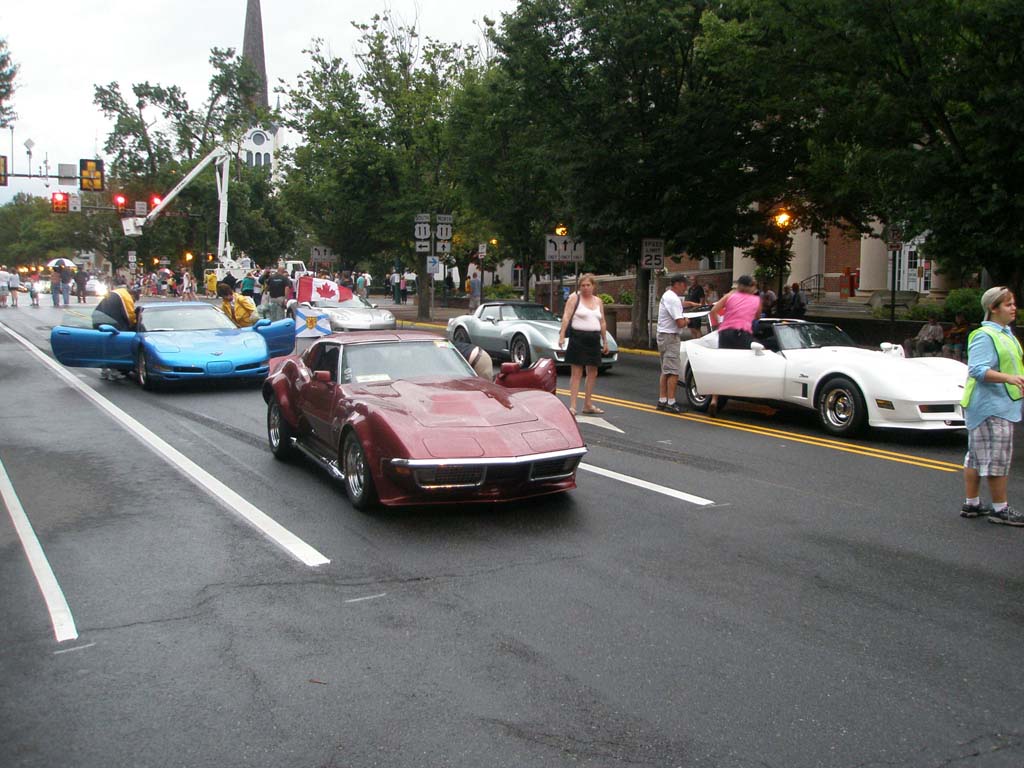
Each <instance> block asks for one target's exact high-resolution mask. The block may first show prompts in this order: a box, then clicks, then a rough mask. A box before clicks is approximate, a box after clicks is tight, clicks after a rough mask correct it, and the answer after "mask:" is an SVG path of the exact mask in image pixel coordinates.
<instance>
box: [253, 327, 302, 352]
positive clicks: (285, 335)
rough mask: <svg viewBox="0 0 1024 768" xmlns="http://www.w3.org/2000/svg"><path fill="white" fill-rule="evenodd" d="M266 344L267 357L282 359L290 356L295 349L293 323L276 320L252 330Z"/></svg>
mask: <svg viewBox="0 0 1024 768" xmlns="http://www.w3.org/2000/svg"><path fill="white" fill-rule="evenodd" d="M253 330H255V331H256V333H258V334H259V335H260V336H262V337H263V339H264V340H265V341H266V342H267V355H268V356H269V357H283V356H284V355H290V354H291V353H292V350H293V349H295V321H294V320H278V321H277V322H276V323H271V324H270V325H261V326H260V327H259V328H254V329H253Z"/></svg>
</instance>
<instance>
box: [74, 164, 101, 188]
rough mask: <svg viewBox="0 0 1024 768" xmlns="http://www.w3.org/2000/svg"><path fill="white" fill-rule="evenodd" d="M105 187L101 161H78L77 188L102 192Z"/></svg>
mask: <svg viewBox="0 0 1024 768" xmlns="http://www.w3.org/2000/svg"><path fill="white" fill-rule="evenodd" d="M104 186H105V179H104V175H103V161H102V160H86V159H82V160H79V161H78V188H79V189H83V190H88V191H90V192H102V191H103V187H104Z"/></svg>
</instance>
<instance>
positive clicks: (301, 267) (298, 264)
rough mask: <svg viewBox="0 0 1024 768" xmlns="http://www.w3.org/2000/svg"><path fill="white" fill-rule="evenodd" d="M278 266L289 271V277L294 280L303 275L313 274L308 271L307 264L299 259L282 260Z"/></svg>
mask: <svg viewBox="0 0 1024 768" xmlns="http://www.w3.org/2000/svg"><path fill="white" fill-rule="evenodd" d="M278 264H279V265H280V266H283V267H284V268H285V269H286V270H288V277H290V278H292V280H297V279H299V278H300V277H302V276H303V275H307V274H308V275H312V274H313V273H312V272H309V271H308V270H307V269H306V262H304V261H299V260H298V259H281V261H279V262H278Z"/></svg>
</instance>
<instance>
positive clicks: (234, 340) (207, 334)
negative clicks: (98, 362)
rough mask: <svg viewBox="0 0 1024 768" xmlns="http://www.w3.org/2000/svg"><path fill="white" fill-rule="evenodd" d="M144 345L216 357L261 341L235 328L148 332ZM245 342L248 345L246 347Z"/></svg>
mask: <svg viewBox="0 0 1024 768" xmlns="http://www.w3.org/2000/svg"><path fill="white" fill-rule="evenodd" d="M142 335H143V339H144V340H145V343H146V344H150V345H152V346H153V347H154V348H155V349H156V350H158V351H172V350H173V348H174V347H177V348H178V349H179V350H183V351H188V352H190V353H192V354H209V355H214V356H218V357H219V355H218V354H217V353H225V352H231V351H234V350H241V349H245V348H247V347H248V348H251V347H252V346H253V345H257V344H259V341H250V340H251V339H258V340H260V341H262V338H263V337H262V336H260V335H259V334H258V333H252V332H249V331H244V332H243V331H241V330H239V329H237V328H224V329H220V330H215V331H149V332H147V333H143V334H142ZM246 341H249V344H248V345H246Z"/></svg>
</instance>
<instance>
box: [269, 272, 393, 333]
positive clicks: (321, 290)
mask: <svg viewBox="0 0 1024 768" xmlns="http://www.w3.org/2000/svg"><path fill="white" fill-rule="evenodd" d="M296 282H297V285H296V295H295V298H294V299H292V300H291V301H289V302H288V317H290V318H293V319H294V318H295V316H296V314H297V312H301V313H302V314H304V315H308V314H309V310H312V309H313V308H315V309H316V310H318V311H319V312H322V313H323V314H326V315H327V317H328V319H329V321H330V324H331V330H332V331H334V332H337V331H391V330H394V329H395V328H396V327H397V325H398V324H397V321H396V320H395V316H394V315H393V314H392V313H391V312H389V311H388V310H386V309H380V308H379V307H378V306H377V305H376V304H371V303H370V302H368V301H367V300H366V299H364V298H361V297H360V296H358V295H356V294H355V293H353V292H352V291H351V290H349V289H348V288H346V287H345V286H343V285H339V284H338V283H336V282H334V281H333V280H325V279H322V278H319V277H309V276H306V277H300V278H299V279H298V281H296Z"/></svg>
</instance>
